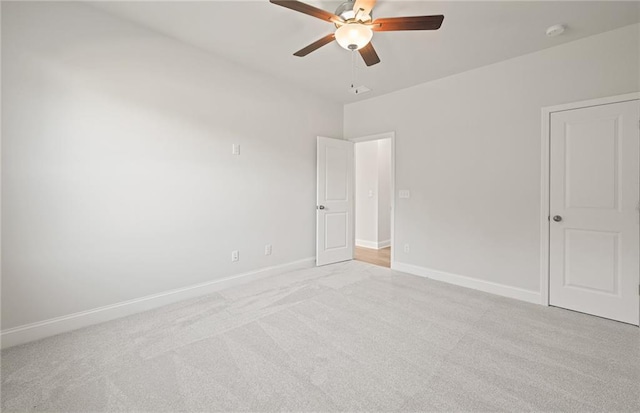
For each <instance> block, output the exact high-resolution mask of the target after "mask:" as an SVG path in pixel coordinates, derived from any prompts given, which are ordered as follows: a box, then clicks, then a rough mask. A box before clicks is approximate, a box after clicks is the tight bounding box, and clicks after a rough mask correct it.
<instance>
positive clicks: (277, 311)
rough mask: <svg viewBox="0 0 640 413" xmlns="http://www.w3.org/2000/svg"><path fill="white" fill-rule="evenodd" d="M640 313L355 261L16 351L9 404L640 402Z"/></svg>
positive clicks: (15, 407) (188, 406)
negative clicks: (579, 306)
mask: <svg viewBox="0 0 640 413" xmlns="http://www.w3.org/2000/svg"><path fill="white" fill-rule="evenodd" d="M638 383H640V331H639V329H638V328H637V327H633V326H630V325H625V324H621V323H616V322H613V321H608V320H603V319H600V318H596V317H591V316H587V315H583V314H578V313H574V312H570V311H566V310H561V309H556V308H546V307H542V306H537V305H532V304H526V303H522V302H518V301H514V300H510V299H505V298H500V297H497V296H492V295H489V294H484V293H481V292H477V291H473V290H468V289H464V288H458V287H455V286H451V285H447V284H443V283H439V282H436V281H431V280H428V279H424V278H419V277H414V276H409V275H405V274H401V273H397V272H394V271H391V270H389V269H386V268H382V267H376V266H372V265H369V264H365V263H361V262H355V261H353V262H347V263H342V264H337V265H332V266H327V267H321V268H313V269H309V270H302V271H296V272H291V273H288V274H282V275H278V276H273V277H269V278H265V279H262V280H258V281H255V282H252V283H250V284H247V285H244V286H237V287H233V288H230V289H226V290H223V291H221V292H220V293H217V294H213V295H210V296H207V297H204V298H201V299H194V300H191V301H188V302H183V303H179V304H175V305H171V306H168V307H164V308H161V309H158V310H154V311H150V312H146V313H142V314H139V315H135V316H131V317H128V318H124V319H120V320H116V321H112V322H109V323H105V324H101V325H97V326H93V327H89V328H85V329H82V330H78V331H75V332H72V333H67V334H62V335H59V336H56V337H52V338H49V339H45V340H41V341H38V342H34V343H30V344H26V345H22V346H18V347H14V348H10V349H7V350H5V351H3V352H2V411H3V412H9V411H31V410H40V411H49V412H54V411H60V412H70V411H82V412H94V411H153V412H158V411H425V410H429V411H463V410H464V411H497V410H503V411H638V410H640V387H639V384H638Z"/></svg>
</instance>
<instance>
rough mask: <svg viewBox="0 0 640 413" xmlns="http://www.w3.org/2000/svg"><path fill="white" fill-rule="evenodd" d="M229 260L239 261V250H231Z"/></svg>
mask: <svg viewBox="0 0 640 413" xmlns="http://www.w3.org/2000/svg"><path fill="white" fill-rule="evenodd" d="M231 261H232V262H236V261H240V252H239V251H237V250H236V251H231Z"/></svg>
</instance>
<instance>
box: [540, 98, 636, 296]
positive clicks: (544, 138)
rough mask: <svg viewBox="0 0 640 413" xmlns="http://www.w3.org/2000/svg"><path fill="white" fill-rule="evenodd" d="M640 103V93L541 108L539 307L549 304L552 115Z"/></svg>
mask: <svg viewBox="0 0 640 413" xmlns="http://www.w3.org/2000/svg"><path fill="white" fill-rule="evenodd" d="M633 100H640V93H639V92H635V93H627V94H624V95H617V96H609V97H605V98H599V99H591V100H583V101H580V102H572V103H566V104H563V105H556V106H547V107H543V108H542V133H541V135H540V136H541V145H540V147H541V167H540V172H541V173H540V301H541V302H540V304H542V305H546V306H548V305H549V272H550V268H549V265H550V264H549V254H550V251H549V248H550V246H549V236H550V227H549V224H550V222H549V216H550V201H551V196H550V193H549V190H550V179H551V174H550V170H549V168H550V166H551V165H550V162H549V158H550V155H551V114H553V113H556V112H564V111H567V110H573V109H583V108H588V107H593V106H602V105H609V104H612V103H622V102H629V101H633Z"/></svg>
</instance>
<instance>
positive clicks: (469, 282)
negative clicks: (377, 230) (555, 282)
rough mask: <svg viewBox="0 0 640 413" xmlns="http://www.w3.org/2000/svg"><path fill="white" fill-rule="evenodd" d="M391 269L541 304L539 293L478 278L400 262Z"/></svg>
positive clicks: (395, 263)
mask: <svg viewBox="0 0 640 413" xmlns="http://www.w3.org/2000/svg"><path fill="white" fill-rule="evenodd" d="M391 269H393V270H396V271H401V272H406V273H408V274H413V275H417V276H420V277H426V278H431V279H432V280H437V281H444V282H446V283H449V284H454V285H459V286H461V287H466V288H472V289H474V290H480V291H484V292H486V293H491V294H496V295H501V296H503V297H509V298H515V299H516V300H521V301H526V302H529V303H534V304H540V302H541V301H540V293H539V292H538V291H531V290H525V289H522V288H518V287H511V286H508V285H504V284H498V283H494V282H491V281H485V280H480V279H478V278H471V277H467V276H464V275H457V274H451V273H447V272H444V271H438V270H432V269H429V268H424V267H419V266H417V265H412V264H404V263H401V262H393V263H391Z"/></svg>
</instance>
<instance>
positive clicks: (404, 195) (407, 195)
mask: <svg viewBox="0 0 640 413" xmlns="http://www.w3.org/2000/svg"><path fill="white" fill-rule="evenodd" d="M398 196H399V197H400V198H411V192H410V191H409V190H408V189H401V190H400V191H398Z"/></svg>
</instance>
